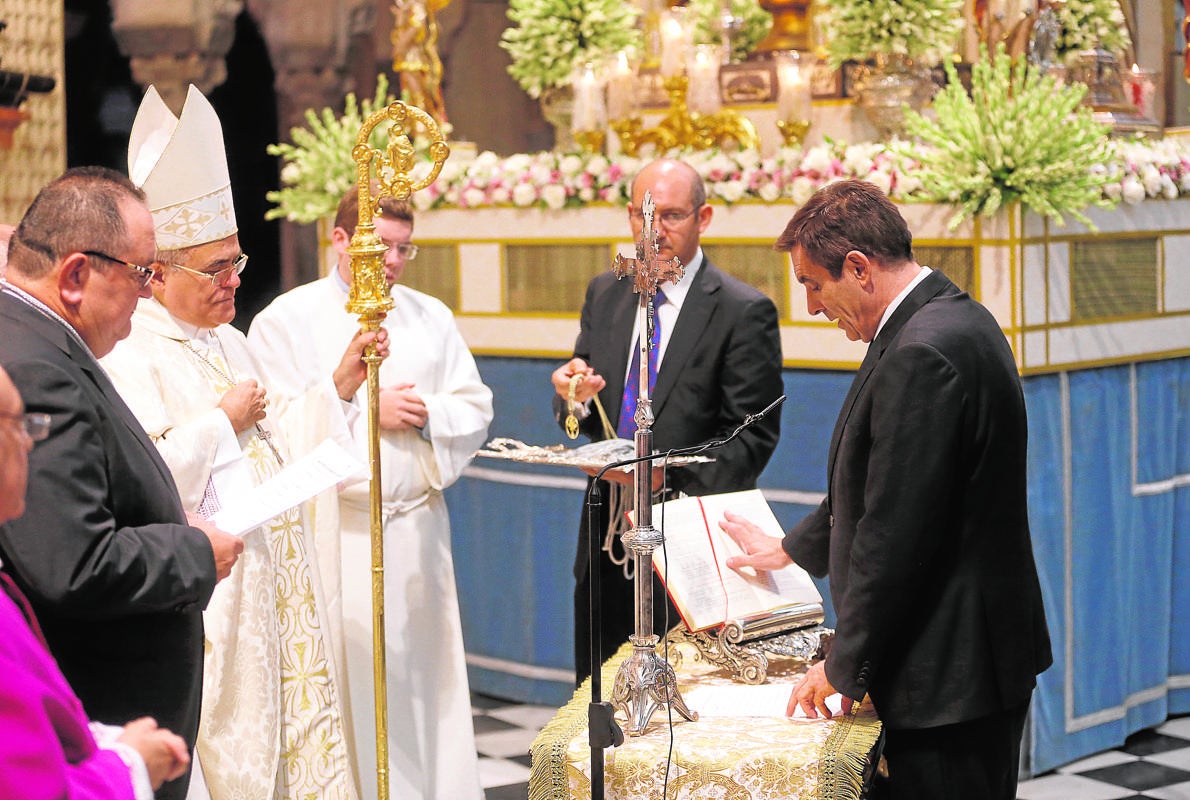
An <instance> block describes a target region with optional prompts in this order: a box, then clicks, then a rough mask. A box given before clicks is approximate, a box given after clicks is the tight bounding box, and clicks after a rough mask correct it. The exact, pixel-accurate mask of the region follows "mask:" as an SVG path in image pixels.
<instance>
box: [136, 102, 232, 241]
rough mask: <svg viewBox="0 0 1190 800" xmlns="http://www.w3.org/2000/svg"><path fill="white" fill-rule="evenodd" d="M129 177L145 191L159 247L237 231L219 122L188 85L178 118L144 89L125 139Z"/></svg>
mask: <svg viewBox="0 0 1190 800" xmlns="http://www.w3.org/2000/svg"><path fill="white" fill-rule="evenodd" d="M128 177H129V178H131V179H132V182H133V183H135V184H136V185H137V186H139V187H140V188H141V189H143V190H144V192H145V197H146V199H147V200H148V204H149V210H150V211H152V212H153V224H154V226H155V227H156V229H157V247H158V248H159V249H161V250H180V249H182V248H185V247H193V246H194V245H199V244H206V243H207V242H215V241H218V240H220V239H225V238H227V237H228V236H231V235H232V234H233V233H235V232H236V231H237V228H236V212H235V207H234V206H233V205H232V200H231V179H230V178H229V177H228V174H227V153H226V152H225V151H224V149H223V126H222V125H221V124H220V123H219V116H218V115H217V114H216V113H215V109H214V108H212V107H211V103H210V101H208V100H207V98H205V97H203V95H202V92H200V91H199V90H198V89H196V88H195V87H194V86H193V85H191V86H190V90H189V91H188V92H187V93H186V104H185V105H184V106H183V107H182V116H181V117H175V116H174V113H173V112H172V111H170V110H169V107H168V106H167V105H165V102H164V101H163V100H162V99H161V95H159V94H158V93H157V89H156V88H154V87H152V86H150V87H149V90H148V91H147V92H145V97H144V99H143V100H141V104H140V109H139V110H138V111H137V112H136V120H135V121H134V122H133V123H132V135H131V136H130V137H129V139H128Z"/></svg>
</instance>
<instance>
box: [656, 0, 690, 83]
mask: <svg viewBox="0 0 1190 800" xmlns="http://www.w3.org/2000/svg"><path fill="white" fill-rule="evenodd" d="M685 11H686V9H685V7H683V6H675V7H674V8H671V9H670V10H669V11H668V12H667V13H666V14H665V16H664V17H663V18H662V20H661V74H662V76H663V77H666V78H669V77H672V76H674V75H681V74H682V69H683V68H684V67H685V66H686V39H687V33H686V24H685V23H686V18H685Z"/></svg>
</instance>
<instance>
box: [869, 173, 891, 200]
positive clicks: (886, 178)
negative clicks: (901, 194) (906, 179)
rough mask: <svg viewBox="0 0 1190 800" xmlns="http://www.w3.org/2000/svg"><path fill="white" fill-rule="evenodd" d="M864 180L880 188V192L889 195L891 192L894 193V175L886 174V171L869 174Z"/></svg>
mask: <svg viewBox="0 0 1190 800" xmlns="http://www.w3.org/2000/svg"><path fill="white" fill-rule="evenodd" d="M864 180H866V181H867V182H868V183H871V184H874V185H876V186H878V187H880V191H882V192H884V193H885V194H888V193H889V192H890V191H892V175H890V174H889V173H887V172H885V171H884V170H879V169H878V170H876V171H875V172H869V173H868V174H866V175H865V176H864Z"/></svg>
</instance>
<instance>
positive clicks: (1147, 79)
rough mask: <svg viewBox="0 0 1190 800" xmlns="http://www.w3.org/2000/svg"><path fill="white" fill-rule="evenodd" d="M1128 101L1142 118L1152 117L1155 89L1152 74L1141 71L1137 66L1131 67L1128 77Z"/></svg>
mask: <svg viewBox="0 0 1190 800" xmlns="http://www.w3.org/2000/svg"><path fill="white" fill-rule="evenodd" d="M1127 82H1128V95H1129V96H1128V99H1129V100H1131V101H1132V104H1133V105H1134V106H1136V109H1137V111H1139V112H1140V115H1141V116H1142V117H1151V116H1153V94H1154V93H1155V91H1156V89H1157V85H1156V82H1155V81H1154V80H1153V73H1152V71H1150V70H1147V69H1141V68H1140V65H1139V64H1133V65H1132V72H1131V73H1130V74H1129V75H1128V80H1127Z"/></svg>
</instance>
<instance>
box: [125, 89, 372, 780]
mask: <svg viewBox="0 0 1190 800" xmlns="http://www.w3.org/2000/svg"><path fill="white" fill-rule="evenodd" d="M128 162H129V174H130V177H131V178H132V180H133V182H134V183H136V184H137V185H138V186H141V187H142V188H143V190H144V191H145V194H146V197H147V200H148V204H149V209H150V211H152V212H153V221H154V225H155V227H156V234H157V259H158V261H157V264H156V265H155V267H156V269H158V270H159V273H158V275H157V277H156V279H155V281H154V283H153V284H152V286H153V296H152V297H151V298H145V299H142V300H141V301H140V303H139V305H138V307H137V310H136V313H135V314H134V315H133V319H132V333H131V335H130V336H129V337H128V338H127V339H125V340H124V341H123V342H121V343H120V346H119V347H117V348H115V349H114V350H113V351H112V353H111V354H110V355H108V356H107V357H106V358H105V359H104V360H103V366H104V367H105V368H106V369H107V371H108V372H109V374H110V375H111V378H112V381H113V382H114V383H115V385H116V387H117V388H118V389H119V390H120V393H121V394H122V395H123V397H124V398H125V400H126V401H127V402H128V405H129V406H130V407H131V408H132V410H133V412H134V413H135V414H136V416H137V418H138V419H139V420H140V421H141V423H142V424H143V425H144V428H145V430H146V431H147V432H148V433H149V435H150V437H151V438H152V439H153V440H154V442H155V443H156V445H157V447H158V449H159V450H160V452H161V454H162V456H163V458H164V459H165V461H166V463H167V464H168V465H169V468H170V471H171V472H172V473H173V476H174V479H175V481H176V482H177V485H178V490H179V492H180V494H181V496H182V502H183V505H184V506H185V508H186V509H187V511H188V512H192V513H197V514H198V515H200V516H203V517H206V516H209V515H210V514H213V513H214V512H215V511H217V510H218V509H219V508H220V507H221V506H222V505H225V504H227V502H228V501H229V500H230V499H231V498H232V497H233V496H234V495H235V494H236V493H237V492H238V491H242V490H243V489H245V488H247V487H252V486H255V485H258V484H260V483H262V482H263V481H265V480H266V479H268V478H269V477H271V476H272V475H274V474H276V473H277V472H278V471H279V470H280V469H281V467H282V465H283V462H284V461H287V460H290V459H293V458H296V457H298V456H300V455H302V454H303V453H304V452H306V451H307V450H309V449H312V447H313V446H314V445H315V444H316V443H318V442H320V441H322V440H323V439H324V438H326V437H328V436H335V437H336V438H337V439H338V440H339V441H340V442H341V443H342V444H343V445H344V446H346V447H350V446H351V443H350V433H349V428H348V424H349V423H348V420H347V417H346V416H345V408H346V407H347V406H348V404H347V403H346V402H345V401H344V400H342V399H341V398H342V397H346V398H348V399H350V398H351V397H352V396H353V394H354V392H355V390H356V389H357V388H358V386H359V384H360V382H361V381H362V380H363V379H364V377H365V375H366V372H365V367H364V365H363V363H362V359H361V353H362V349H363V347H364V346H365V345H366V344H367V342H369V341H371V339H372V338H373V335H372V334H369V335H367V336H357V337H355V338H354V339H353V337H352V335H351V333H346V334H344V336H343V337H342V338H341V339H340V344H339V351H340V355H341V356H342V357H343V358H342V362H341V364H340V368H339V369H338V370H336V371H335V375H334V378H335V380H337V381H339V385H338V386H336V385H335V383H334V382H333V381H332V374H331V371H329V370H328V372H327V373H326V375H325V379H324V380H323V381H321V382H319V383H311V384H310V386H308V387H306V391H305V392H303V393H301V394H300V395H296V394H295V395H294V396H292V397H289V396H286V395H285V394H284V393H277V392H271V391H270V392H268V393H266V390H265V386H266V385H267V384H265V383H263V382H262V381H261V380H260V379H261V369H260V365H258V364H257V363H256V362H255V361H254V360H253V358H252V356H251V354H250V352H249V350H248V346H247V342H246V341H245V339H244V336H243V334H241V333H239V332H238V331H237V330H236V329H235V328H233V327H232V326H230V325H228V324H227V323H228V322H230V321H231V320H232V318H233V317H234V316H235V292H236V289H237V288H238V287H239V285H240V278H239V275H240V273H241V272H242V270H243V268H244V264H245V262H246V259H247V256H245V255H244V253H243V252H242V251H241V249H240V245H239V239H238V236H237V235H236V230H237V228H236V223H235V212H234V209H233V208H232V198H231V192H230V185H229V180H228V172H227V162H226V156H225V153H224V150H223V136H222V130H221V127H220V124H219V119H218V117H217V116H216V114H215V111H214V109H213V108H212V107H211V105H210V103H209V102H207V100H206V98H205V97H203V96H202V94H201V93H199V91H198V90H197V89H195V88H194V87H193V86H191V87H190V90H189V94H188V95H187V98H186V104H185V106H184V108H183V110H182V114H181V117H180V118H179V117H175V116H174V115H173V113H172V112H171V111H170V110H169V109H168V108H167V107H166V106H165V104H164V103H163V102H162V101H161V98H160V97H159V96H158V94H157V92H156V90H155V89H153V88H152V87H150V88H149V91H148V93H147V94H146V95H145V98H144V100H143V101H142V103H141V107H140V110H139V111H138V113H137V117H136V120H135V122H134V123H133V129H132V134H131V139H130V142H129V148H128ZM377 338H378V339H381V340H382V339H383V337H377ZM348 342H350V345H349V346H348ZM379 346H380V347H381V348H382V349H383V350H384V351H385V352H387V346H386V345H385V344H384V343H383V341H381V344H380V345H379ZM345 347H346V353H344V348H345ZM270 388H271V387H270ZM303 516H304V515H303V510H302V509H301V508H294V509H291V510H290V511H288V512H286V513H284V514H282V515H280V516H277V517H274V518H273V519H271V520H269V521H268V522H266V523H265V524H264V525H262V526H260V527H259V528H256V529H254V530H250V531H248V532H247V533H245V534H244V537H243V538H244V552H243V554H242V555H241V557H240V562H239V569H237V570H235V572H234V573H233V574H232V577H231V578H228V579H227V580H225V581H223V582H222V583H220V584H219V586H218V587H217V588H216V590H215V594H214V596H213V597H212V599H211V602H210V604H209V605H208V607H207V610H206V613H205V617H204V621H205V623H206V637H207V641H206V654H205V659H204V681H203V698H202V712H201V719H200V723H199V733H198V746H197V752H198V758H197V768H196V770H195V776H194V779H193V780H192V781H191V791H190V797H191V798H205V797H211V798H214V800H239V799H240V798H276V799H277V800H299V798H300V799H301V800H305V798H310V797H318V798H326V799H327V800H355V798H356V797H357V796H358V786H357V782H356V779H355V776H354V767H353V765H352V762H351V758H350V752H349V750H348V743H347V737H348V733H347V722H346V718H345V712H344V709H343V698H342V691H341V688H340V687H339V686H338V685H337V683H338V681H337V680H336V675H335V664H334V663H333V661H332V659H333V652H334V651H333V646H332V645H331V641H330V640H331V636H332V633H331V631H329V629H328V623H329V622H332V621H333V619H334V614H333V613H332V612H331V611H330V610H328V608H327V603H326V600H327V598H326V597H323V596H321V588H322V587H321V585H320V577H319V575H318V572H317V560H316V558H315V546H314V543H313V541H312V539H313V537H312V536H311V535H309V534H308V533H307V530H308V529H307V526H305V525H304V521H303Z"/></svg>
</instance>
